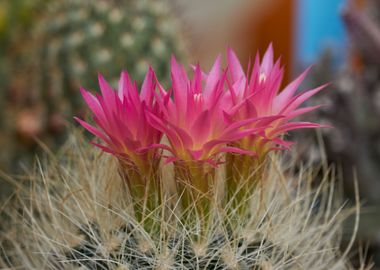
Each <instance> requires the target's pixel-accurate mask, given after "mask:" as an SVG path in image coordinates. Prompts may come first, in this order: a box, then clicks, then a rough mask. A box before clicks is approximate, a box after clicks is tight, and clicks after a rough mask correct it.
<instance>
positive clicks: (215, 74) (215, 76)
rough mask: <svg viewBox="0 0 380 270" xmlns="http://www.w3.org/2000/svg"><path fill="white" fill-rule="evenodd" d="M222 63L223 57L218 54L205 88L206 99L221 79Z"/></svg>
mask: <svg viewBox="0 0 380 270" xmlns="http://www.w3.org/2000/svg"><path fill="white" fill-rule="evenodd" d="M220 64H221V57H220V55H218V57H217V58H216V60H215V63H214V65H213V66H212V68H211V71H210V73H209V74H208V76H207V80H206V85H205V88H204V96H205V98H206V99H207V98H208V97H209V96H210V95H211V92H212V91H213V90H214V88H215V87H216V85H217V83H218V81H219V78H220Z"/></svg>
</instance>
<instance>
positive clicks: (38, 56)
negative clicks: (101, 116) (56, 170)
mask: <svg viewBox="0 0 380 270" xmlns="http://www.w3.org/2000/svg"><path fill="white" fill-rule="evenodd" d="M169 13H170V12H169V9H168V6H167V5H166V4H165V2H163V1H152V0H138V1H137V0H133V1H109V0H96V1H92V0H77V1H65V0H60V1H52V2H51V3H49V4H47V5H46V8H45V9H44V10H43V12H41V13H40V16H39V18H38V20H37V21H33V24H32V26H33V27H32V30H31V32H30V33H18V37H17V39H16V38H15V39H14V41H13V43H12V44H13V45H12V46H9V51H10V53H9V54H8V56H7V58H8V60H7V63H8V64H7V65H6V66H5V67H3V70H4V72H2V74H3V76H4V77H7V80H8V81H9V82H8V83H6V85H4V86H3V87H4V88H5V89H6V91H4V93H5V97H4V98H3V99H2V102H3V103H5V104H4V105H3V106H2V110H3V112H2V114H3V115H7V116H9V117H7V119H8V120H6V121H2V123H0V126H1V130H2V132H1V133H2V134H0V138H1V137H4V139H3V140H1V139H0V144H1V147H2V149H4V151H3V156H2V160H0V167H3V169H6V170H8V169H9V166H12V167H13V168H12V169H13V170H14V169H15V168H18V164H19V163H20V160H21V157H22V160H23V161H24V160H26V161H30V160H32V158H33V156H34V154H35V151H36V149H37V148H38V146H37V144H36V141H35V138H38V139H39V140H41V141H42V142H44V143H45V144H47V145H48V146H49V147H52V148H53V149H54V146H55V145H59V144H60V143H61V142H63V141H64V139H65V137H66V132H65V129H66V124H65V122H67V121H68V122H70V121H71V119H72V117H73V116H74V115H77V116H78V115H79V116H81V115H83V111H82V98H81V96H80V93H79V88H80V87H81V86H83V87H85V88H87V89H95V88H96V83H94V81H93V78H94V76H96V74H97V73H98V72H101V73H102V74H104V75H105V77H106V78H107V79H108V80H110V81H112V82H113V84H114V85H116V84H117V78H118V77H119V75H120V74H119V73H120V71H121V70H123V69H127V70H128V71H129V73H130V74H131V76H132V77H133V78H134V79H136V80H137V82H138V83H140V82H141V81H142V78H143V74H144V73H145V72H146V70H147V69H148V63H150V64H151V65H152V67H153V68H154V69H155V70H156V73H157V76H158V78H159V79H160V80H162V81H163V82H165V80H166V79H168V78H169V70H168V67H169V65H168V61H169V60H170V55H171V54H174V55H176V56H177V57H179V58H182V60H183V58H185V46H184V42H183V39H182V38H181V37H180V35H179V31H178V27H177V25H176V21H175V19H174V18H173V17H172V16H170V14H169ZM15 48H17V49H15ZM5 74H6V75H5ZM4 134H5V135H4Z"/></svg>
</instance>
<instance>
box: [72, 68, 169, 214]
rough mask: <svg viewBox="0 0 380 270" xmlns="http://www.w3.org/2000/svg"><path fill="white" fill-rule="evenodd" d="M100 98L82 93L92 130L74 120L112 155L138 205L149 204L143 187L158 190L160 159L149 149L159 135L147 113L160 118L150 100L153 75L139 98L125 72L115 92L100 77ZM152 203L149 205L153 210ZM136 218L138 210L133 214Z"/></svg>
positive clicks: (81, 121)
mask: <svg viewBox="0 0 380 270" xmlns="http://www.w3.org/2000/svg"><path fill="white" fill-rule="evenodd" d="M99 85H100V89H101V93H102V95H101V96H99V95H98V96H96V97H95V96H93V95H92V94H91V93H89V92H87V91H86V90H85V89H81V92H82V95H83V98H84V99H85V101H86V103H87V105H88V106H89V107H90V109H91V110H92V113H93V114H94V121H95V123H96V124H97V126H98V127H99V128H97V127H94V126H92V125H90V124H88V123H86V122H85V121H83V120H81V119H79V118H76V120H77V121H78V122H79V123H80V124H81V125H82V126H83V127H85V128H86V129H87V130H88V131H89V132H91V133H92V134H94V135H95V136H97V137H98V138H100V139H101V140H102V141H103V142H104V143H105V144H106V145H101V144H98V143H94V144H95V145H96V146H98V147H99V148H101V149H102V150H103V151H105V152H108V153H111V154H113V155H115V156H116V157H117V158H118V159H119V161H120V164H121V167H122V172H123V176H124V177H125V178H126V181H127V183H128V187H129V189H130V192H131V193H132V194H133V196H132V198H134V199H135V200H137V201H136V203H137V204H141V203H142V202H143V201H144V199H148V202H150V198H152V196H150V195H149V194H148V195H147V194H146V187H147V186H149V187H150V189H149V190H151V191H152V192H156V191H157V189H159V183H158V182H157V181H158V175H157V173H156V172H157V169H158V165H159V157H158V153H157V150H156V149H154V148H150V149H148V148H149V147H151V146H152V145H154V144H158V143H159V142H160V140H161V137H162V133H161V132H160V131H159V130H157V129H154V128H152V127H151V126H150V124H149V123H148V121H147V116H146V113H145V112H146V110H149V111H150V113H151V114H154V115H159V113H160V111H159V107H158V106H157V104H156V102H155V101H154V99H153V95H154V90H155V88H156V82H155V74H154V72H153V70H152V69H149V71H148V73H147V75H146V77H145V80H144V82H143V85H142V87H141V92H140V95H139V93H138V89H137V85H136V83H132V81H131V79H130V78H129V75H128V73H127V72H123V73H122V74H121V78H120V81H119V89H118V91H117V92H116V91H114V90H113V89H112V88H111V86H110V85H109V84H108V83H107V82H106V81H105V80H104V78H103V76H101V75H99ZM153 205H154V202H151V203H150V206H151V207H153ZM136 212H137V213H136V214H138V212H139V211H138V210H137V211H136Z"/></svg>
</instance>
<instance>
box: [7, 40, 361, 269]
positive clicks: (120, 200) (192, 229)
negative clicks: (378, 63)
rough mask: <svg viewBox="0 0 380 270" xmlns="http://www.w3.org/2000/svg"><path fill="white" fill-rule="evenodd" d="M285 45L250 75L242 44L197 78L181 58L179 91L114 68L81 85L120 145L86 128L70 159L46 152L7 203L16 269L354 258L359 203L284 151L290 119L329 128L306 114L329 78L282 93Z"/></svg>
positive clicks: (10, 257)
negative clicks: (353, 213)
mask: <svg viewBox="0 0 380 270" xmlns="http://www.w3.org/2000/svg"><path fill="white" fill-rule="evenodd" d="M273 55H274V52H273V48H272V46H269V48H268V50H267V51H266V53H265V54H264V57H263V59H262V61H260V59H259V57H257V58H256V60H255V66H254V68H253V70H252V73H251V74H250V75H246V74H245V72H244V71H243V69H242V67H241V64H240V63H239V59H238V58H237V56H236V54H235V53H234V52H233V50H232V49H229V50H228V51H227V59H228V61H227V62H228V67H227V68H226V69H225V72H221V68H222V67H221V58H220V57H218V58H217V59H216V61H215V63H214V65H213V67H212V68H211V71H210V72H204V71H202V70H201V67H200V66H199V65H198V66H196V67H195V69H194V71H193V72H194V77H193V78H192V79H189V77H188V76H187V74H186V71H185V68H184V67H183V66H181V65H180V64H178V62H177V61H176V59H175V58H173V59H172V61H171V63H172V65H171V73H172V88H170V89H172V90H171V91H166V90H165V89H164V88H163V87H162V85H161V84H160V83H159V82H158V81H157V79H156V76H155V74H154V70H153V69H149V71H148V72H147V74H146V76H145V79H144V82H143V84H142V86H141V91H140V92H139V90H138V89H139V87H137V85H136V84H133V82H132V81H131V79H130V77H129V75H128V73H127V72H123V73H122V75H121V77H120V84H119V88H118V90H117V91H114V89H112V87H111V86H110V85H109V84H108V83H107V82H106V80H105V79H104V77H103V76H102V75H99V84H100V88H101V94H98V95H96V96H94V95H93V94H92V93H91V92H89V91H86V90H85V89H81V93H82V96H83V98H84V100H85V101H86V103H87V104H88V106H89V108H90V109H91V111H92V114H93V120H94V124H90V123H89V122H86V121H84V120H81V119H80V118H76V120H77V121H78V122H79V123H80V124H81V125H82V126H83V127H84V128H86V129H87V130H88V131H89V132H91V133H92V134H93V135H95V136H96V137H98V139H99V140H100V142H99V143H98V142H93V144H94V145H96V146H97V147H98V148H99V149H100V150H101V151H102V152H103V153H104V152H105V153H106V154H103V155H102V154H101V153H102V152H98V151H97V150H94V149H95V148H92V147H91V148H89V146H83V142H82V140H83V139H82V137H81V136H80V135H79V134H74V136H73V137H72V139H71V141H70V142H69V144H68V145H67V146H66V147H65V149H66V152H63V155H62V157H61V158H55V157H54V156H53V155H52V156H49V158H48V160H49V162H47V163H46V164H47V166H43V165H41V164H37V165H38V173H37V174H34V175H31V177H29V179H30V182H28V183H27V188H24V187H23V186H22V185H19V190H18V192H16V196H15V198H14V200H13V201H11V200H10V204H9V207H5V208H4V209H5V210H4V211H2V212H1V213H2V215H3V216H4V217H5V220H8V221H9V223H8V224H5V225H3V226H4V229H3V231H4V233H3V234H2V235H1V237H0V241H1V246H2V249H1V250H2V251H3V252H2V262H1V263H2V264H3V265H4V267H8V268H11V269H17V268H32V269H33V268H37V269H39V268H48V269H75V268H78V267H80V268H82V269H194V270H196V269H210V270H211V269H220V270H229V269H230V270H232V269H238V270H240V269H241V270H245V269H312V270H313V269H353V268H352V267H351V265H350V264H349V263H348V261H347V253H348V251H345V252H343V253H341V252H339V249H338V245H339V239H340V233H339V230H340V225H341V222H342V221H343V220H344V217H345V216H347V215H348V214H349V212H350V211H346V210H343V209H342V208H340V207H339V202H337V201H335V200H334V199H333V197H334V186H333V185H330V184H329V183H331V181H333V180H334V179H330V175H329V174H328V173H326V174H325V179H326V180H325V181H324V182H323V183H322V184H321V185H320V186H319V187H318V188H317V189H316V190H315V189H314V188H312V175H314V173H313V172H312V171H308V170H300V171H299V172H298V173H294V164H292V162H291V161H288V162H285V161H283V160H282V158H281V157H280V156H279V155H276V154H275V153H276V152H274V151H279V150H284V149H289V147H290V145H291V144H292V143H291V142H288V141H285V140H284V139H285V138H284V133H285V132H286V131H288V130H293V129H300V128H317V127H324V126H323V125H319V124H316V123H310V122H300V121H292V119H293V118H294V116H299V115H301V114H304V113H306V112H309V111H311V110H313V109H316V107H307V108H302V109H300V108H299V106H300V105H301V104H302V103H303V102H304V101H306V100H307V99H309V98H310V97H311V96H312V95H314V94H316V93H318V92H319V91H320V90H322V89H323V86H322V87H317V88H315V89H312V90H309V91H305V92H303V93H301V94H299V95H295V91H296V90H297V88H298V86H299V84H300V83H301V81H302V80H303V79H304V77H305V76H306V74H307V71H306V72H304V73H302V74H301V75H300V76H299V77H298V78H297V79H296V80H295V81H294V82H292V83H290V84H289V85H288V86H287V87H286V88H285V90H284V91H282V92H280V91H279V86H280V84H281V78H282V74H283V69H282V68H280V63H279V61H276V62H275V60H274V57H273ZM228 72H230V73H228ZM227 76H228V77H230V78H231V80H232V82H231V83H229V84H228V86H225V84H224V83H225V82H226V81H225V80H226V78H227ZM237 85H238V86H239V87H236V86H237ZM225 87H230V88H229V89H228V90H229V91H226V89H225ZM253 95H254V96H255V99H251V97H252V96H253ZM241 104H244V107H243V108H244V109H241V110H236V108H240V106H241ZM283 114H284V115H286V116H287V117H286V118H284V116H283ZM223 117H224V118H223ZM277 153H278V152H277ZM110 154H111V155H110ZM357 209H358V208H357ZM357 213H358V210H357ZM356 224H357V223H356ZM355 228H356V229H357V226H356V227H355ZM356 229H355V230H356ZM353 235H355V231H354V233H353ZM352 239H354V238H352ZM350 243H352V241H351V242H350ZM350 247H351V245H349V246H348V249H347V250H349V248H350ZM362 269H365V268H364V266H362Z"/></svg>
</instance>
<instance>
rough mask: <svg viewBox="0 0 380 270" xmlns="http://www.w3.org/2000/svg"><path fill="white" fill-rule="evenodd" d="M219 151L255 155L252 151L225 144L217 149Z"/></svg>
mask: <svg viewBox="0 0 380 270" xmlns="http://www.w3.org/2000/svg"><path fill="white" fill-rule="evenodd" d="M219 152H220V153H236V154H241V155H249V156H256V155H257V154H256V153H255V152H254V151H249V150H244V149H241V148H238V147H232V146H226V147H222V148H220V149H219Z"/></svg>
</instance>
